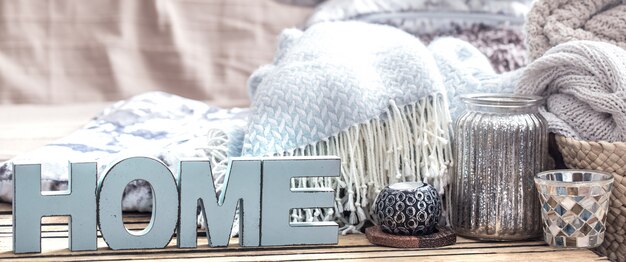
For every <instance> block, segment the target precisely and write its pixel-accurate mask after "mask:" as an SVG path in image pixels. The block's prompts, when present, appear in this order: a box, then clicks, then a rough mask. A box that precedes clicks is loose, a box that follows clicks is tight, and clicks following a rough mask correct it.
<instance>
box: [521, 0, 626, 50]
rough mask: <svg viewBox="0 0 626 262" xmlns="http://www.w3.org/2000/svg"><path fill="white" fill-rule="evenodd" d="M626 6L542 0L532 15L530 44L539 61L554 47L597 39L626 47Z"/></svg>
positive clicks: (609, 0)
mask: <svg viewBox="0 0 626 262" xmlns="http://www.w3.org/2000/svg"><path fill="white" fill-rule="evenodd" d="M625 17H626V4H624V3H623V1H622V0H538V1H537V2H535V4H534V5H533V6H532V8H531V10H530V12H529V13H528V17H527V19H528V20H527V23H526V28H525V31H526V35H527V39H526V44H527V46H528V50H529V58H530V59H531V60H535V59H537V58H539V57H540V56H541V55H542V54H543V53H545V52H546V51H547V50H548V49H550V47H553V46H555V45H558V44H561V43H565V42H568V41H572V40H594V41H601V42H607V43H611V44H614V45H617V46H619V47H622V48H626V18H625Z"/></svg>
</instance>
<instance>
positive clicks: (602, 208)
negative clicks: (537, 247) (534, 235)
mask: <svg viewBox="0 0 626 262" xmlns="http://www.w3.org/2000/svg"><path fill="white" fill-rule="evenodd" d="M535 186H536V187H537V190H538V191H539V200H540V201H541V216H542V218H543V233H544V239H545V241H546V242H547V243H548V244H549V245H551V246H555V247H578V248H593V247H597V246H599V245H600V244H602V241H604V232H605V229H606V217H607V212H608V209H609V199H610V196H611V190H612V189H613V175H611V174H609V173H604V172H599V171H588V170H552V171H546V172H541V173H539V174H537V175H536V176H535Z"/></svg>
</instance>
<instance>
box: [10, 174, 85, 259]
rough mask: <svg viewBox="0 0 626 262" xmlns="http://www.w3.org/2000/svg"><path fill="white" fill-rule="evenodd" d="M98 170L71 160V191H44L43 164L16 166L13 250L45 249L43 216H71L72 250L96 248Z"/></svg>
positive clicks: (70, 241)
mask: <svg viewBox="0 0 626 262" xmlns="http://www.w3.org/2000/svg"><path fill="white" fill-rule="evenodd" d="M96 172H97V170H96V163H71V164H70V172H69V177H68V180H67V181H68V190H67V191H46V192H41V165H40V164H28V165H14V166H13V194H14V195H13V252H14V253H30V252H41V217H42V216H70V220H69V248H70V250H72V251H76V250H96V248H97V243H96V239H97V238H96V194H95V192H96V177H97V173H96Z"/></svg>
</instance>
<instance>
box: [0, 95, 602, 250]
mask: <svg viewBox="0 0 626 262" xmlns="http://www.w3.org/2000/svg"><path fill="white" fill-rule="evenodd" d="M106 105H107V104H84V105H56V106H50V105H37V106H33V105H21V106H7V105H2V106H0V161H3V160H6V159H9V158H11V157H13V156H15V155H17V154H20V153H25V152H27V151H30V150H32V149H35V148H37V147H39V146H42V145H44V144H46V143H50V142H52V141H54V140H56V139H58V138H61V137H63V136H65V135H68V134H69V133H71V132H72V131H74V130H76V129H78V128H80V127H81V126H83V125H84V124H85V123H86V122H87V121H88V120H89V119H90V118H92V117H93V116H94V115H95V114H97V113H98V112H100V111H101V110H102V109H103V108H104V107H105V106H106ZM124 220H125V222H126V226H127V228H129V229H131V230H132V229H135V230H140V229H143V228H144V227H145V226H146V225H147V224H148V222H149V214H146V213H128V214H125V216H124ZM42 222H43V226H42V237H43V238H42V250H43V252H42V253H40V254H20V255H15V254H13V252H12V216H11V206H10V205H9V204H7V203H0V260H9V261H29V260H34V261H60V260H63V261H66V260H72V261H94V260H108V261H116V260H131V259H132V260H155V259H165V260H178V259H191V260H203V261H205V260H215V261H267V260H285V261H293V260H297V261H308V260H314V261H318V260H372V259H373V260H374V261H379V260H389V261H396V260H399V261H416V260H424V261H533V260H536V261H568V262H569V261H596V260H605V258H602V257H598V256H597V255H596V254H595V253H593V252H592V251H590V250H586V249H578V250H577V249H556V248H551V247H548V246H547V245H546V244H545V243H544V242H543V241H539V240H536V241H522V242H478V241H475V240H469V239H464V238H458V240H457V242H458V243H457V244H456V245H453V246H448V247H442V248H435V249H432V248H430V249H399V248H388V247H380V246H374V245H372V244H370V243H369V242H368V241H367V239H366V238H365V236H364V235H347V236H341V237H340V238H339V244H338V245H332V246H292V247H258V248H246V247H240V246H238V244H237V239H233V240H232V241H231V244H230V245H229V247H217V248H212V247H208V246H207V240H206V238H205V237H204V233H203V232H199V233H198V234H199V238H198V245H199V247H198V248H196V249H179V248H176V239H175V238H174V239H173V240H172V242H171V243H170V244H169V246H168V247H167V248H165V249H152V250H123V251H114V250H111V249H109V248H108V247H107V246H106V244H105V243H104V241H103V240H102V238H101V237H100V234H98V235H99V237H98V250H97V251H83V252H70V251H69V250H68V249H67V246H68V240H67V235H68V232H67V218H66V217H48V218H44V219H42Z"/></svg>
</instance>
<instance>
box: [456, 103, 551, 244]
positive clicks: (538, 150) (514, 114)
mask: <svg viewBox="0 0 626 262" xmlns="http://www.w3.org/2000/svg"><path fill="white" fill-rule="evenodd" d="M462 101H463V102H464V103H465V106H466V111H465V112H464V114H462V115H461V116H460V117H459V118H458V120H457V121H456V125H455V129H454V132H455V135H454V137H455V144H454V169H453V178H452V183H451V194H450V198H451V206H450V223H451V226H452V228H453V229H454V230H455V232H456V233H457V234H459V235H461V236H466V237H470V238H478V239H485V240H521V239H528V238H534V237H537V236H539V235H540V233H541V213H540V207H539V201H538V198H537V190H536V189H535V187H534V181H533V176H534V175H535V174H537V173H539V172H541V171H543V170H545V169H546V157H547V151H548V149H547V146H548V131H547V126H546V120H545V119H544V118H543V117H542V116H541V115H540V114H539V106H540V105H541V103H542V98H541V97H538V96H525V95H513V94H475V95H467V96H464V97H462Z"/></svg>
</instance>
